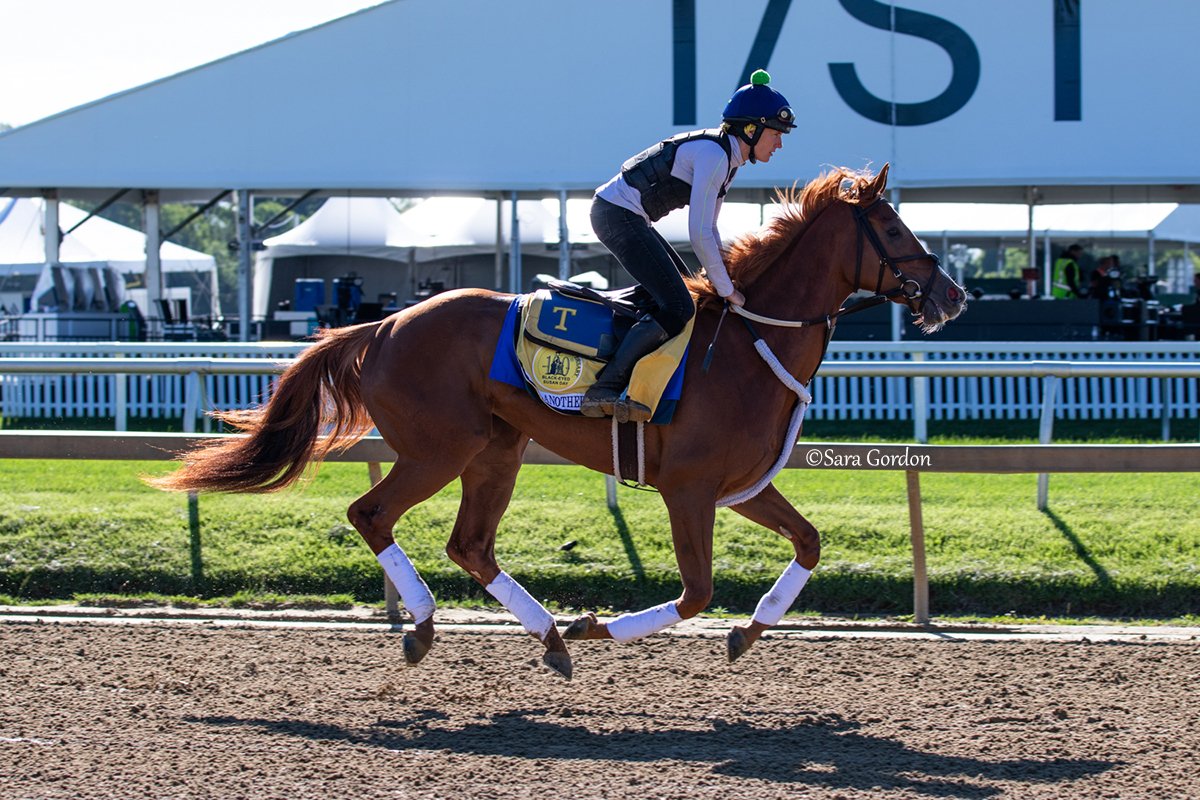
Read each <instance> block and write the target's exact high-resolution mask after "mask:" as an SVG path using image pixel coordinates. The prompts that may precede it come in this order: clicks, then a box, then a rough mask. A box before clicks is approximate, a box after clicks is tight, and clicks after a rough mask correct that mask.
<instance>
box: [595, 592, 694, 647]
mask: <svg viewBox="0 0 1200 800" xmlns="http://www.w3.org/2000/svg"><path fill="white" fill-rule="evenodd" d="M680 622H683V617H681V616H679V612H678V611H676V610H675V603H673V602H672V603H663V604H662V605H661V606H655V607H654V608H647V609H646V610H645V611H639V612H637V613H636V614H622V615H621V616H619V617H617V618H616V619H614V620H613V621H612V622H610V623H608V632H609V634H610V635H611V636H612V637H613V638H614V639H616V640H617V641H618V642H632V641H633V640H634V639H640V638H642V637H643V636H649V635H650V634H652V633H658V632H659V631H661V630H662V629H663V628H669V627H671V626H672V625H676V624H678V623H680Z"/></svg>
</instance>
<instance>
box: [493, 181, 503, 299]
mask: <svg viewBox="0 0 1200 800" xmlns="http://www.w3.org/2000/svg"><path fill="white" fill-rule="evenodd" d="M495 279H496V280H495V283H496V291H497V292H503V291H504V192H496V275H495Z"/></svg>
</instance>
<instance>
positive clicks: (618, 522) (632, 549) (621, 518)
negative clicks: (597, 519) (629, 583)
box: [612, 507, 646, 587]
mask: <svg viewBox="0 0 1200 800" xmlns="http://www.w3.org/2000/svg"><path fill="white" fill-rule="evenodd" d="M612 517H613V525H615V526H616V528H617V535H618V536H620V537H621V546H622V547H624V548H625V557H626V558H628V559H629V568H630V569H631V570H633V579H634V580H635V581H637V585H638V586H639V587H641V586H643V585H644V584H645V583H646V568H645V567H643V566H642V559H641V556H639V555H638V551H637V545H636V544H634V541H633V534H631V533H630V532H629V525H628V524H627V523H626V522H625V515H624V514H622V513H621V509H620V508H619V507H618V508H614V509H612Z"/></svg>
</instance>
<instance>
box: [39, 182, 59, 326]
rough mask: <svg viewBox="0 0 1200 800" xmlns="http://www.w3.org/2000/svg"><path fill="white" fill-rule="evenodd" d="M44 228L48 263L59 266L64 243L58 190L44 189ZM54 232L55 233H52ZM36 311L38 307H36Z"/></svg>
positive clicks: (44, 247)
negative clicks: (61, 246) (60, 249)
mask: <svg viewBox="0 0 1200 800" xmlns="http://www.w3.org/2000/svg"><path fill="white" fill-rule="evenodd" d="M42 230H44V231H45V232H46V234H45V236H44V237H43V244H42V247H43V250H44V252H45V255H46V263H47V264H49V265H50V266H52V267H57V266H58V264H59V254H58V249H59V245H60V244H62V238H61V237H62V229H61V228H59V227H58V190H57V189H44V190H43V191H42ZM51 232H53V235H51ZM34 310H35V311H36V309H34Z"/></svg>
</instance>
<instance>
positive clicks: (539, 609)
mask: <svg viewBox="0 0 1200 800" xmlns="http://www.w3.org/2000/svg"><path fill="white" fill-rule="evenodd" d="M487 592H488V594H490V595H491V596H492V597H494V598H496V599H497V600H499V601H500V605H502V606H504V607H505V608H507V609H508V610H509V611H511V612H512V615H513V616H514V617H516V618H517V621H518V622H520V623H521V625H522V627H524V628H525V630H526V631H528V632H529V633H532V634H533V635H534V636H536V637H537V638H538V639H539V640H544V639H545V638H546V634H547V633H549V632H550V629H551V628H553V627H554V617H552V616H551V615H550V612H549V611H547V610H546V608H545V607H544V606H543V605H542V604H541V603H539V602H538V601H537V600H534V599H533V596H532V595H530V594H529V592H527V591H525V587H524V586H522V585H521V584H519V583H517V582H516V581H514V580H513V579H512V577H511V576H509V574H508V573H507V572H504V571H503V570H502V571H501V572H500V574H499V575H497V576H496V580H494V581H492V582H491V583H489V584H488V585H487Z"/></svg>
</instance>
